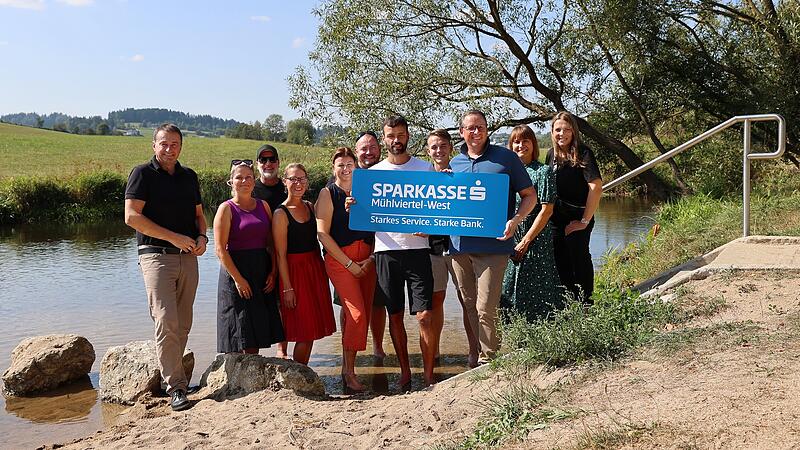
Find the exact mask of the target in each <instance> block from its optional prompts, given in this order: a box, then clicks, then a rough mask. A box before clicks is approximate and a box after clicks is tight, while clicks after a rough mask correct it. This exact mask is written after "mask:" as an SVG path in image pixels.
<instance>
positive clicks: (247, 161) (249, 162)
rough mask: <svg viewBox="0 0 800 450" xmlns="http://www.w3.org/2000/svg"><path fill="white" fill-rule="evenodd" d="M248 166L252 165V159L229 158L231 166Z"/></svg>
mask: <svg viewBox="0 0 800 450" xmlns="http://www.w3.org/2000/svg"><path fill="white" fill-rule="evenodd" d="M242 165H244V166H248V167H253V160H252V159H232V160H231V167H233V166H242Z"/></svg>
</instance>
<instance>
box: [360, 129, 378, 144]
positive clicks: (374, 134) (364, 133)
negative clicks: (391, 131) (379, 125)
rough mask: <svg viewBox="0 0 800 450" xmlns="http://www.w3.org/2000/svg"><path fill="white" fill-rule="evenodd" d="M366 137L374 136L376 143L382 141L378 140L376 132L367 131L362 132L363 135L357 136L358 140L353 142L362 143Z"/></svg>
mask: <svg viewBox="0 0 800 450" xmlns="http://www.w3.org/2000/svg"><path fill="white" fill-rule="evenodd" d="M364 136H372V137H373V138H375V140H376V141H378V142H380V141H381V140H380V139H378V135H377V134H376V133H375V132H374V131H372V130H367V131H362V132H361V133H358V136H356V140H355V141H353V142H358V141H360V140H361V138H363V137H364Z"/></svg>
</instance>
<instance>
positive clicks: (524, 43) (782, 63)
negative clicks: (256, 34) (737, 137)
mask: <svg viewBox="0 0 800 450" xmlns="http://www.w3.org/2000/svg"><path fill="white" fill-rule="evenodd" d="M798 8H799V7H798V2H787V1H784V2H780V3H779V4H778V5H777V6H776V4H775V3H774V2H771V1H769V0H760V1H758V2H755V1H749V0H748V1H744V2H740V1H736V0H677V1H676V0H655V1H653V2H643V1H641V0H576V1H558V0H533V1H528V0H504V1H500V0H456V1H445V0H391V1H390V0H327V1H324V2H323V3H322V4H321V6H319V7H318V8H317V10H316V11H315V12H316V14H317V15H318V16H319V18H320V26H319V39H318V41H317V46H316V48H315V49H314V50H313V51H312V52H311V54H310V55H309V59H310V65H309V66H308V67H299V68H297V69H296V70H295V72H294V74H293V75H292V76H291V77H290V80H289V81H290V90H291V97H290V106H292V107H293V108H296V109H299V110H300V111H301V112H302V114H303V115H304V116H305V117H309V118H311V119H314V120H317V121H320V122H322V123H325V121H326V120H328V119H329V118H330V117H332V116H333V117H335V115H334V113H339V114H341V115H343V116H344V117H345V118H346V119H347V120H348V121H349V122H350V123H352V124H353V125H354V126H356V127H363V126H368V125H370V124H374V123H379V120H380V117H382V116H385V115H386V114H389V113H402V114H404V115H406V116H407V117H408V118H409V119H410V121H411V122H412V124H414V125H417V126H419V127H421V128H425V129H430V128H433V127H435V126H440V125H441V124H442V123H450V124H453V125H454V124H455V123H456V119H457V117H458V115H459V114H460V113H462V112H463V111H464V110H466V109H469V108H473V107H477V108H481V109H484V110H485V111H487V113H488V116H489V122H490V126H491V127H492V128H495V129H496V128H499V127H501V126H507V125H516V124H519V123H531V122H544V121H547V120H548V119H549V118H550V117H552V115H553V114H554V112H556V111H559V110H567V111H570V112H573V113H575V114H576V115H578V116H579V117H580V118H581V119H580V120H579V126H580V131H581V132H582V133H583V134H584V136H586V137H588V138H589V139H591V140H592V141H593V142H594V143H595V145H597V146H599V149H598V153H601V154H603V156H605V157H606V158H614V159H616V160H618V161H621V162H622V163H623V164H624V165H625V166H626V167H628V168H635V167H638V166H639V165H641V164H642V159H641V158H640V156H639V155H637V154H636V153H635V152H634V151H633V150H632V149H631V148H630V147H629V145H628V144H626V142H625V140H626V139H625V138H626V137H629V136H630V134H631V130H634V131H635V133H636V135H637V136H641V135H642V134H644V135H645V136H647V137H648V138H649V139H650V140H651V141H652V142H653V144H654V146H655V148H657V149H658V150H659V151H662V152H663V151H665V150H666V147H667V146H666V144H664V143H663V139H664V137H663V136H661V135H660V134H659V126H660V125H661V124H662V123H663V121H665V120H668V119H670V118H671V117H674V116H675V115H676V114H680V113H684V114H686V113H691V112H692V111H699V112H701V113H702V114H701V115H700V116H702V117H706V118H708V117H711V118H715V119H716V120H717V121H719V120H718V119H722V120H724V119H727V118H728V117H730V116H732V115H737V114H742V113H745V112H749V111H751V110H754V109H756V108H755V105H758V109H759V110H761V112H771V111H777V112H782V113H783V114H784V115H786V116H790V113H791V112H793V111H796V108H797V105H799V104H800V102H798V101H796V100H797V97H796V95H797V94H796V93H797V92H798V90H797V89H796V87H797V84H796V83H797V81H796V80H799V79H800V77H798V76H797V70H798V69H797V67H798V65H797V64H796V61H798V60H799V59H798V53H800V52H798V45H797V33H798V29H800V27H799V26H798V23H800V21H799V20H798V16H797V10H798ZM759 40H761V41H765V42H766V41H768V43H769V45H766V46H764V47H765V49H763V50H762V49H758V48H757V47H758V41H759ZM769 53H773V54H774V55H777V56H778V58H775V57H774V56H773V59H772V60H765V59H764V58H762V56H761V55H767V54H769ZM756 56H757V57H756ZM723 57H724V58H723ZM655 63H658V64H655ZM765 64H766V66H765ZM652 67H658V68H657V69H650V68H652ZM765 67H766V68H768V69H769V71H770V73H769V75H768V76H767V77H759V76H758V75H757V72H758V71H759V70H763V68H765ZM776 67H778V69H777V70H776ZM687 69H689V70H687ZM687 72H688V73H687ZM716 75H720V77H716ZM790 75H793V76H790ZM756 80H758V81H756ZM768 87H773V88H776V87H781V88H789V89H788V95H787V94H786V93H784V94H775V92H783V91H781V90H780V89H779V90H774V91H772V93H771V94H769V95H761V94H765V93H767V92H768V91H769V89H768ZM792 88H794V89H792ZM732 89H735V91H736V92H733V91H732ZM781 97H783V98H781ZM786 97H788V98H789V101H787V100H786ZM747 103H750V105H751V106H750V107H749V108H742V105H743V104H747ZM792 105H795V106H792ZM620 118H624V120H619V119H620ZM707 124H708V123H702V124H699V125H697V126H698V127H699V128H702V129H705V128H703V127H705V126H706V125H707ZM702 129H698V130H697V131H702ZM793 139H794V138H792V137H790V144H791V142H792V140H793ZM627 142H630V140H628V141H627ZM794 142H796V139H794ZM790 147H791V146H790ZM672 170H673V175H674V177H675V178H676V183H678V184H681V183H682V181H681V169H680V167H679V166H678V165H676V164H673V165H672ZM640 180H641V182H642V183H643V184H644V185H645V186H647V189H648V192H649V193H650V194H652V195H654V196H656V197H665V196H667V195H668V193H669V190H670V189H669V187H668V186H667V185H666V184H665V183H664V182H663V180H661V179H659V178H658V177H657V176H656V175H655V174H653V173H652V172H647V173H644V174H642V175H641V176H640Z"/></svg>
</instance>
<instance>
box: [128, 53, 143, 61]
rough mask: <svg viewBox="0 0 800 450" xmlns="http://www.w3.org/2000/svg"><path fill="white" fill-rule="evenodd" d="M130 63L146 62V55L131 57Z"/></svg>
mask: <svg viewBox="0 0 800 450" xmlns="http://www.w3.org/2000/svg"><path fill="white" fill-rule="evenodd" d="M130 61H131V62H135V63H138V62H142V61H144V55H133V56H131V58H130Z"/></svg>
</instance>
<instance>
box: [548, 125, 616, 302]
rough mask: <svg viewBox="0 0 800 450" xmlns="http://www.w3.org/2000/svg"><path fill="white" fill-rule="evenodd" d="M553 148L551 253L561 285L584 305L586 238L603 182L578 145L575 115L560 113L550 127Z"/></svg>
mask: <svg viewBox="0 0 800 450" xmlns="http://www.w3.org/2000/svg"><path fill="white" fill-rule="evenodd" d="M550 135H551V138H552V141H553V148H552V149H550V151H549V152H548V153H547V160H546V163H547V165H549V166H551V167H552V168H553V171H554V172H555V174H556V194H557V197H558V198H557V200H556V208H555V211H554V213H553V216H552V217H551V218H550V222H551V223H552V224H553V250H554V253H555V258H556V268H557V269H558V275H559V277H560V278H561V283H562V284H563V285H564V286H565V287H566V288H567V289H568V290H569V291H570V292H572V294H573V295H574V296H575V298H576V299H582V300H583V301H584V302H587V303H589V302H591V299H590V298H591V296H592V291H593V289H594V267H593V266H592V255H591V254H590V253H589V238H590V237H591V234H592V228H594V213H595V211H597V206H598V205H599V204H600V196H601V195H602V193H603V180H602V179H601V178H600V170H599V169H598V168H597V161H596V160H595V158H594V153H593V152H592V149H590V148H589V147H588V146H586V145H584V144H583V143H581V137H580V131H578V123H577V120H576V119H575V116H573V115H572V114H570V113H568V112H565V111H562V112H559V113H558V114H556V115H555V117H553V120H552V122H551V127H550Z"/></svg>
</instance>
